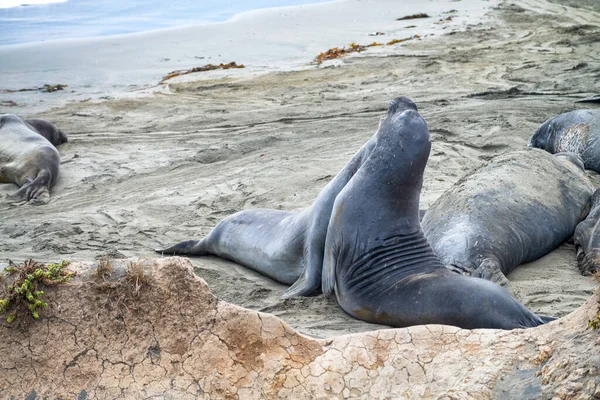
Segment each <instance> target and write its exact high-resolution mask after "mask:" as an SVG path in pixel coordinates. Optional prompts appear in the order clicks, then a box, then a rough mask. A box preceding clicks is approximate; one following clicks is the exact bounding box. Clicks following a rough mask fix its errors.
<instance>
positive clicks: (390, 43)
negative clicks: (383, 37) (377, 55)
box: [385, 35, 421, 46]
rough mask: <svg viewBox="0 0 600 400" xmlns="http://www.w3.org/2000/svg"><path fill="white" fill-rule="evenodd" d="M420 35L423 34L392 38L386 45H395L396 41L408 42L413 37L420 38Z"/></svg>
mask: <svg viewBox="0 0 600 400" xmlns="http://www.w3.org/2000/svg"><path fill="white" fill-rule="evenodd" d="M420 37H421V36H419V35H414V36H411V37H407V38H404V39H394V40H390V41H389V42H387V43H386V44H385V45H386V46H391V45H394V44H396V43H402V42H406V41H408V40H412V39H419V38H420Z"/></svg>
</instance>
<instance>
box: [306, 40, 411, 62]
mask: <svg viewBox="0 0 600 400" xmlns="http://www.w3.org/2000/svg"><path fill="white" fill-rule="evenodd" d="M420 37H421V36H419V35H414V36H411V37H407V38H404V39H394V40H391V41H389V42H388V43H387V44H386V45H387V46H390V45H393V44H396V43H401V42H406V41H407V40H412V39H418V38H420ZM378 46H384V44H383V43H378V42H373V43H371V44H366V45H362V44H356V43H350V44H349V45H348V47H334V48H331V49H329V50H327V51H325V52H322V53H321V54H319V55H318V56H316V57H315V61H314V62H315V63H316V64H321V63H322V62H323V61H327V60H333V59H336V58H341V57H344V56H346V55H348V54H350V53H360V52H362V51H365V50H367V49H368V48H369V47H378Z"/></svg>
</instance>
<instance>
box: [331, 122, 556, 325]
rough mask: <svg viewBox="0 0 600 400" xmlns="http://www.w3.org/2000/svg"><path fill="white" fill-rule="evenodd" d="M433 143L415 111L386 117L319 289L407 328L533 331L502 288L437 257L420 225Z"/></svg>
mask: <svg viewBox="0 0 600 400" xmlns="http://www.w3.org/2000/svg"><path fill="white" fill-rule="evenodd" d="M430 148H431V142H430V137H429V131H428V129H427V125H426V124H425V121H423V119H422V118H421V116H420V115H419V114H418V113H417V112H416V111H415V110H406V111H403V112H398V113H395V114H393V115H391V116H388V117H387V118H386V119H385V120H384V121H383V122H382V124H381V126H380V128H379V131H378V133H377V140H376V145H375V148H374V149H373V151H372V152H371V156H370V157H369V159H368V160H367V161H366V162H365V163H364V164H363V165H362V167H361V168H360V169H359V170H358V172H356V174H354V176H353V177H352V179H350V181H349V182H348V184H347V185H346V186H345V187H344V188H343V189H342V191H341V192H340V193H339V194H338V196H337V197H336V199H335V204H334V207H333V211H332V213H331V219H330V221H329V227H328V229H327V237H326V244H325V260H324V263H323V277H322V290H323V293H324V294H325V295H331V294H332V293H334V292H335V296H336V298H337V301H338V303H339V304H340V306H341V307H342V309H344V310H345V311H346V312H347V313H348V314H350V315H351V316H353V317H355V318H357V319H361V320H364V321H368V322H373V323H378V324H385V325H391V326H394V327H404V326H410V325H421V324H445V325H453V326H458V327H460V328H466V329H475V328H499V329H514V328H527V327H534V326H537V325H540V324H543V323H544V322H546V321H548V320H550V319H542V318H541V317H539V316H537V315H536V314H534V313H532V312H531V311H529V310H528V309H527V308H525V307H524V306H523V305H522V304H520V303H519V302H518V301H517V300H516V299H515V298H514V297H513V296H512V295H511V294H510V293H508V291H506V290H505V289H504V288H502V287H500V286H499V285H497V284H495V283H493V282H490V281H487V280H484V279H479V278H471V277H467V276H464V275H460V274H457V273H455V272H452V271H450V270H449V269H447V268H445V267H444V265H443V264H442V263H441V262H440V261H439V259H438V258H437V257H436V256H435V254H434V252H433V250H432V249H431V246H429V243H428V242H427V239H426V238H425V235H423V231H422V230H421V225H420V223H419V196H420V193H421V187H422V185H423V171H424V169H425V164H426V163H427V159H428V157H429V151H430Z"/></svg>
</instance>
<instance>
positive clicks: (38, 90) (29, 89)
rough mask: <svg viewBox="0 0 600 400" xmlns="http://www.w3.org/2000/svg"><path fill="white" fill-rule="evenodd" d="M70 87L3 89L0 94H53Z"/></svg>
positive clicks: (62, 85) (45, 86)
mask: <svg viewBox="0 0 600 400" xmlns="http://www.w3.org/2000/svg"><path fill="white" fill-rule="evenodd" d="M67 87H69V85H64V84H62V83H59V84H57V85H48V84H46V85H44V86H40V87H35V88H24V89H1V90H0V92H4V93H16V92H43V93H52V92H57V91H59V90H65V88H67Z"/></svg>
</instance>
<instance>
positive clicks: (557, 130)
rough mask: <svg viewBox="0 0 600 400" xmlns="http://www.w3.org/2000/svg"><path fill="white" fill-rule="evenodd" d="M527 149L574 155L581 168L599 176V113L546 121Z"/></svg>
mask: <svg viewBox="0 0 600 400" xmlns="http://www.w3.org/2000/svg"><path fill="white" fill-rule="evenodd" d="M529 146H530V147H537V148H540V149H544V150H546V151H548V152H550V153H560V152H571V153H575V154H578V155H579V156H580V157H581V158H582V159H583V164H584V165H585V168H587V169H591V170H594V171H596V172H599V173H600V110H575V111H571V112H568V113H564V114H560V115H557V116H555V117H553V118H550V119H548V120H547V121H546V122H544V123H543V124H542V125H540V127H539V128H537V130H536V131H535V133H534V134H533V135H532V136H531V138H530V139H529Z"/></svg>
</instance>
